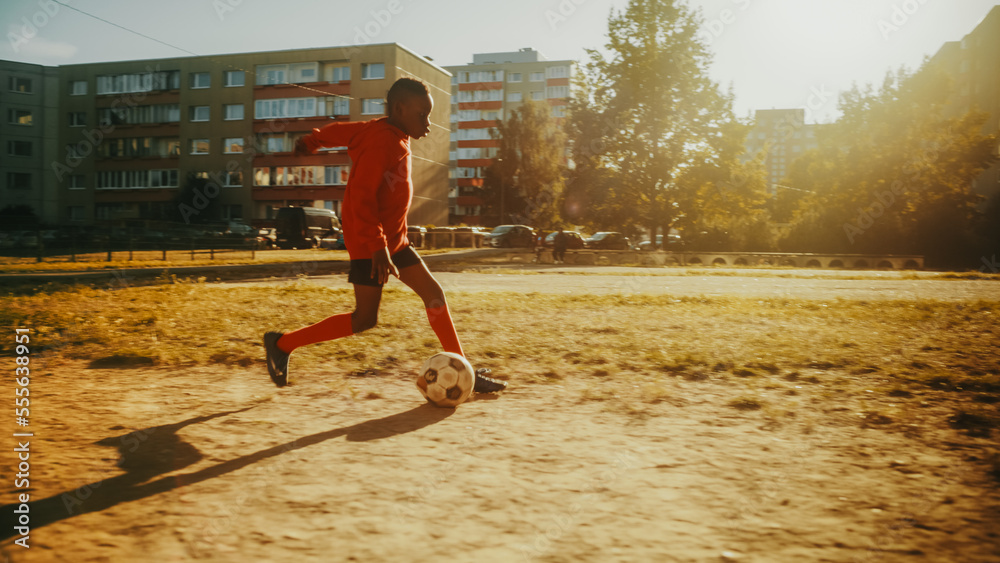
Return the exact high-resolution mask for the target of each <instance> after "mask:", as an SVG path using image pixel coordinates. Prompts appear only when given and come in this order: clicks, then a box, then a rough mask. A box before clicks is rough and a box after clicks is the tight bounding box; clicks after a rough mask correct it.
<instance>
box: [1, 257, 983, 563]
mask: <svg viewBox="0 0 1000 563" xmlns="http://www.w3.org/2000/svg"><path fill="white" fill-rule="evenodd" d="M441 278H442V281H443V283H444V284H445V285H446V286H447V287H448V288H449V290H450V291H453V292H455V294H456V295H458V297H456V298H455V299H454V301H456V302H460V301H461V299H460V295H461V294H459V293H458V292H460V291H466V292H477V291H484V290H492V291H517V292H518V293H521V294H524V293H531V292H539V293H545V292H556V293H562V292H573V293H577V294H581V293H582V294H586V293H593V294H600V293H608V292H611V293H622V292H624V293H650V292H653V293H655V292H657V291H663V292H669V293H676V294H679V295H682V294H686V293H685V292H692V294H695V293H694V292H697V291H699V289H701V290H702V292H703V293H716V294H740V295H744V296H746V295H752V296H756V295H758V294H757V293H755V292H760V295H761V296H768V297H776V296H782V295H799V296H804V297H807V298H808V299H815V300H818V301H822V300H828V299H836V298H837V297H840V296H842V295H849V296H850V297H851V298H853V299H871V300H872V301H878V300H881V299H886V297H885V296H886V295H887V293H886V292H888V291H892V292H895V293H894V294H893V295H894V296H895V297H893V299H919V298H921V297H922V296H924V295H934V296H935V298H937V299H943V300H950V301H955V302H956V303H958V304H959V305H958V306H964V305H963V303H969V302H971V301H974V300H977V299H983V298H992V299H995V298H996V296H997V295H998V294H1000V292H997V291H996V288H997V287H1000V284H997V282H983V281H968V280H961V281H934V282H927V281H924V280H902V279H894V280H888V281H887V282H886V283H888V284H895V285H892V286H891V288H890V287H889V286H884V285H880V283H881V282H880V281H879V280H874V281H873V280H808V279H806V280H803V279H774V278H761V279H759V280H753V279H752V278H751V279H747V278H739V277H712V278H711V279H710V278H709V277H705V278H698V277H696V276H688V277H680V276H678V277H670V278H660V277H640V276H625V275H622V276H571V275H559V274H548V275H525V276H510V275H498V274H495V273H494V274H443V275H442V276H441ZM505 278H510V279H505ZM317 281H318V282H319V283H331V284H333V283H335V284H337V285H338V287H339V286H342V285H343V284H344V280H343V276H334V277H331V278H329V279H320V280H317ZM267 283H279V284H280V283H294V282H267ZM938 284H940V285H938ZM239 285H240V284H228V286H233V287H235V286H239ZM246 285H255V284H252V283H248V284H246ZM657 287H660V288H661V289H660V290H657V289H656V288H657ZM499 295H504V294H499ZM859 296H864V297H859ZM984 314H985V313H984ZM408 318H409V317H408ZM498 322H502V321H498ZM625 322H626V323H627V319H626V320H625ZM676 322H681V321H676ZM762 322H763V321H762ZM903 328H904V327H900V329H901V330H902V329H903ZM515 329H516V327H506V328H503V329H502V330H503V332H502V334H503V336H502V337H503V338H515V337H516V332H517V331H516V330H515ZM498 330H500V329H498ZM741 330H755V329H754V328H753V327H744V328H743V329H741ZM756 330H770V329H765V328H759V329H756ZM955 330H960V329H955ZM477 334H480V336H479V338H480V339H483V338H489V336H488V334H489V333H488V332H485V333H477ZM498 334H500V333H499V332H498ZM498 337H499V336H498ZM359 338H365V337H364V336H361V337H359ZM370 338H371V340H370V342H371V344H372V346H376V347H377V346H379V345H380V344H379V343H378V342H377V338H378V337H377V335H376V336H372V337H370ZM998 344H1000V343H998V342H997V341H996V340H995V339H994V340H993V345H994V348H993V350H994V351H995V352H1000V347H998ZM580 345H581V346H585V343H583V342H581V344H580ZM802 345H803V347H806V348H808V347H809V346H810V343H809V342H808V341H803V342H802ZM994 363H995V362H994ZM418 364H419V362H418V361H417V360H415V359H404V360H398V361H396V360H394V361H393V362H390V364H389V367H387V368H386V369H382V370H379V371H378V372H376V374H375V375H368V376H365V377H349V376H345V375H344V374H343V371H344V370H343V369H342V368H340V367H339V366H333V365H330V366H329V367H320V368H318V369H316V368H313V369H310V370H309V372H308V373H301V371H300V372H299V374H298V376H297V377H296V378H295V381H294V383H295V384H294V385H292V386H290V387H288V388H285V389H280V390H278V389H276V388H274V386H273V385H272V384H271V383H270V381H269V380H268V378H267V375H266V372H265V371H264V370H263V366H262V364H258V365H253V366H250V367H237V366H227V365H220V366H193V367H185V368H180V367H176V366H174V367H170V366H167V367H135V366H132V367H128V366H126V367H124V368H121V369H93V368H90V367H88V365H87V363H86V362H81V361H76V360H69V359H64V358H61V357H59V356H52V357H49V358H42V359H39V364H38V365H36V366H35V371H33V373H34V374H35V375H33V379H32V383H31V399H32V402H31V407H32V426H31V429H32V431H33V432H34V434H35V435H34V437H32V438H31V463H32V465H31V484H32V486H33V489H32V490H31V496H32V499H31V500H32V504H31V507H30V510H31V528H32V529H31V534H30V545H31V548H30V549H23V548H22V547H20V546H18V545H14V543H13V541H14V539H16V536H15V535H14V532H13V531H12V527H11V526H10V525H7V526H4V530H6V531H7V532H6V534H5V535H4V538H5V540H4V541H3V544H2V552H3V554H4V556H5V557H6V558H7V560H9V561H18V562H20V561H24V562H48V561H67V562H74V563H75V562H98V561H111V562H119V561H126V562H131V561H136V562H146V561H226V562H230V561H231V562H244V561H262V562H263V561H268V562H270V561H486V562H498V563H499V562H504V563H506V562H509V561H541V562H576V561H594V562H598V561H599V562H604V561H678V562H704V561H752V562H761V563H770V562H777V563H786V562H787V563H791V562H802V561H810V562H811V561H831V562H877V561H878V562H896V561H927V562H932V561H933V562H938V561H963V562H964V561H970V562H973V561H974V562H991V561H1000V528H998V527H997V522H998V521H1000V489H998V480H997V479H998V478H1000V475H994V474H992V473H991V467H992V468H994V470H995V469H996V468H1000V458H997V457H996V455H997V453H996V452H997V450H996V446H997V444H996V436H995V435H994V434H992V433H991V429H990V428H988V427H977V426H976V425H962V424H960V423H956V424H954V425H947V424H941V423H940V422H941V421H944V420H948V419H949V417H950V416H952V415H953V413H954V412H955V406H956V404H958V401H960V398H959V397H957V396H956V395H955V394H953V393H949V392H948V391H944V390H940V391H939V390H935V389H932V388H916V389H914V390H911V391H900V393H898V394H896V395H894V394H892V393H888V394H887V393H885V392H884V390H879V389H877V388H875V387H873V388H872V389H871V390H866V389H864V388H860V389H859V390H858V392H857V393H855V392H854V391H852V390H851V389H853V388H850V387H841V388H838V387H835V386H830V385H828V384H829V383H831V382H833V381H834V380H835V379H837V378H840V377H847V375H848V374H847V373H846V372H839V371H838V370H837V369H828V368H824V367H822V366H818V367H816V368H815V369H801V370H796V371H795V372H794V373H788V372H782V373H781V374H778V375H775V380H776V381H777V383H775V384H773V385H764V386H761V387H760V388H759V393H760V395H759V398H760V399H761V400H762V401H764V402H766V403H768V404H772V405H779V404H785V402H787V401H794V402H795V403H796V405H798V406H797V408H795V409H794V411H795V414H794V415H790V414H787V413H785V414H782V415H780V416H777V415H776V414H775V412H768V409H755V408H748V409H747V410H741V409H739V408H734V403H733V398H734V387H733V380H732V379H731V378H730V379H720V378H717V377H715V376H708V375H705V376H704V377H702V375H704V374H702V373H701V372H697V371H692V372H689V373H686V374H682V375H684V376H680V377H667V378H664V379H663V380H662V381H661V382H659V383H657V386H656V387H655V388H652V389H649V390H647V389H642V390H634V389H631V388H620V389H615V388H614V385H621V386H625V387H632V386H630V385H628V384H627V383H623V381H627V379H626V378H624V377H617V378H612V379H610V380H608V381H609V383H608V384H607V385H602V386H601V387H600V388H599V389H600V392H601V393H608V394H609V395H608V396H607V398H604V397H595V396H594V394H595V393H596V392H597V391H596V390H595V389H597V388H595V386H594V385H595V384H594V383H593V381H592V380H593V377H589V378H583V377H576V376H575V374H572V373H564V374H560V375H561V377H559V378H554V379H552V381H551V382H548V383H546V382H531V383H524V384H520V385H518V384H513V385H512V386H511V389H510V390H509V391H507V392H505V393H503V394H501V395H500V396H498V397H493V396H479V397H477V398H476V400H473V401H471V402H468V403H466V404H463V405H461V406H460V407H459V408H457V409H454V410H448V409H437V408H433V407H431V406H429V405H426V404H424V403H423V401H422V399H421V397H420V396H419V394H418V392H417V390H416V388H415V386H414V385H413V375H414V373H415V371H416V368H417V365H418ZM508 365H510V366H511V369H520V368H524V367H525V366H524V365H523V364H521V363H519V362H518V361H517V360H516V359H514V360H510V361H509V362H508ZM292 368H293V370H294V369H295V363H294V357H293V364H292ZM514 375H515V377H512V378H511V379H513V380H514V381H516V374H514ZM737 379H738V378H737ZM643 385H645V383H643ZM873 385H874V383H873ZM638 386H639V383H638V382H637V383H636V385H634V387H638ZM609 387H610V388H609ZM630 393H643V394H646V395H647V399H646V400H642V401H638V402H635V403H631V402H627V401H616V400H613V399H612V398H611V397H613V396H616V395H622V396H624V395H629V394H630ZM649 393H652V396H651V398H649V395H648V394H649ZM981 397H982V399H983V401H984V403H983V404H982V405H981V406H982V407H983V408H985V409H992V410H993V411H996V403H995V401H994V399H995V393H983V394H982V395H981ZM903 403H905V405H904V404H903ZM736 406H737V407H738V406H739V405H736ZM900 409H902V410H900ZM789 410H791V409H789ZM877 412H885V413H892V416H891V418H890V417H886V416H882V415H875V414H872V413H877ZM903 412H905V413H906V414H905V415H904V414H901V413H903ZM880 417H881V418H880ZM12 422H13V421H12V420H9V421H8V422H7V423H6V424H7V426H6V427H5V428H7V429H8V431H9V432H16V431H18V429H17V427H15V426H13V424H12ZM958 422H960V421H958ZM8 435H9V434H8ZM10 440H13V439H9V441H10ZM9 443H11V444H13V442H12V441H10V442H9ZM8 451H9V450H8ZM991 456H993V457H992V458H991ZM12 457H13V456H11V455H9V454H8V456H5V457H4V465H3V468H4V471H3V474H4V475H6V476H7V479H6V481H5V483H4V490H5V496H4V498H5V502H7V503H8V504H7V505H6V506H4V508H3V511H4V518H5V522H7V521H8V520H7V519H9V517H10V515H11V514H12V510H13V509H14V508H15V506H14V505H12V504H9V503H10V501H11V500H13V496H12V492H13V487H12V484H13V478H12V477H11V474H12V473H13V471H12V468H13V467H14V462H13V461H12ZM991 464H992V465H991Z"/></svg>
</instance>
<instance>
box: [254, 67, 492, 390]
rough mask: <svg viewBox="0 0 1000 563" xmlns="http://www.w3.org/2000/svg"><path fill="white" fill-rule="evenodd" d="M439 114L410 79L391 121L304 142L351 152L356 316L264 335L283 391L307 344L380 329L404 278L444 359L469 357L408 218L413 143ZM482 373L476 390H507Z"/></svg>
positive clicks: (346, 221) (349, 231)
mask: <svg viewBox="0 0 1000 563" xmlns="http://www.w3.org/2000/svg"><path fill="white" fill-rule="evenodd" d="M433 107H434V100H433V99H432V98H431V95H430V92H429V91H428V89H427V85H426V84H424V83H423V82H420V81H419V80H414V79H412V78H400V79H399V80H397V81H396V82H395V83H394V84H393V85H392V87H391V88H389V93H388V95H387V96H386V110H387V117H383V118H381V119H375V120H372V121H366V122H352V123H331V124H330V125H327V126H325V127H323V128H322V129H313V132H312V133H311V134H309V135H306V136H305V137H303V138H301V139H299V141H298V143H296V145H295V154H296V155H304V154H312V153H313V152H315V151H316V149H318V148H320V147H343V146H346V147H347V154H348V155H349V156H350V157H351V164H352V168H351V174H350V178H349V179H348V181H347V191H346V193H345V195H344V203H343V207H342V209H343V212H342V215H343V217H342V220H341V223H342V226H343V229H344V243H345V245H346V246H347V253H348V254H349V255H350V259H351V269H350V273H349V274H348V277H347V281H348V282H349V283H352V284H354V299H355V308H354V312H352V313H344V314H340V315H334V316H332V317H328V318H326V319H324V320H322V321H320V322H318V323H316V324H314V325H310V326H307V327H304V328H300V329H298V330H296V331H293V332H288V333H282V332H268V333H266V334H265V335H264V350H265V352H266V354H267V371H268V373H270V375H271V380H272V381H274V383H275V385H277V386H278V387H283V386H285V385H286V384H287V383H288V356H289V354H291V352H292V351H293V350H295V349H296V348H298V347H300V346H305V345H306V344H314V343H316V342H323V341H327V340H334V339H337V338H343V337H345V336H350V335H352V334H357V333H359V332H362V331H364V330H368V329H370V328H372V327H374V326H375V324H376V323H377V321H378V310H379V304H380V302H381V300H382V286H383V285H385V283H386V282H387V281H389V276H390V275H393V276H396V277H397V278H399V280H400V281H402V282H403V283H404V284H406V285H408V286H409V287H410V288H411V289H413V291H415V292H416V294H417V295H418V296H420V298H421V299H422V300H423V302H424V307H425V308H426V309H427V318H428V320H429V321H430V324H431V328H432V329H433V330H434V333H435V334H436V335H437V337H438V340H440V341H441V346H442V347H443V348H444V350H445V351H446V352H454V353H456V354H460V355H462V356H464V355H465V354H464V353H463V352H462V345H461V344H460V343H459V340H458V334H457V333H456V332H455V324H454V323H453V322H452V319H451V312H450V311H449V309H448V303H447V302H446V301H445V296H444V290H442V289H441V285H440V284H439V283H438V282H437V280H436V279H434V276H433V275H431V273H430V271H429V270H428V269H427V266H426V265H425V264H424V262H423V260H421V259H420V256H418V255H417V253H416V251H415V250H413V247H412V246H410V241H409V240H408V239H407V236H406V214H407V211H409V209H410V202H411V200H412V198H413V181H412V179H411V178H410V154H411V153H410V138H411V137H412V138H414V139H419V138H421V137H424V136H426V135H427V134H428V133H429V132H430V123H431V122H430V114H431V109H432V108H433ZM487 373H489V370H488V369H480V370H477V371H476V385H475V391H477V392H480V393H491V392H496V391H500V390H502V389H504V388H505V387H506V386H507V384H506V383H504V382H502V381H497V380H494V379H490V378H489V377H486V374H487Z"/></svg>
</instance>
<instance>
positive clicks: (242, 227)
mask: <svg viewBox="0 0 1000 563" xmlns="http://www.w3.org/2000/svg"><path fill="white" fill-rule="evenodd" d="M224 234H226V235H228V236H234V237H244V238H245V237H255V236H257V232H256V231H254V229H253V227H251V226H250V225H247V224H246V223H243V222H241V221H230V222H229V226H228V227H226V230H225V233H224Z"/></svg>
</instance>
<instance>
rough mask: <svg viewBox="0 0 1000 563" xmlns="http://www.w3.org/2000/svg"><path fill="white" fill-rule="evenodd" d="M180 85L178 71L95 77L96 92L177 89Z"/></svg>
mask: <svg viewBox="0 0 1000 563" xmlns="http://www.w3.org/2000/svg"><path fill="white" fill-rule="evenodd" d="M180 86H181V78H180V71H177V70H169V71H163V72H147V73H143V74H117V75H109V76H98V77H97V93H98V94H128V93H132V92H152V91H153V90H177V89H179V88H180Z"/></svg>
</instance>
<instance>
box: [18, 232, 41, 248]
mask: <svg viewBox="0 0 1000 563" xmlns="http://www.w3.org/2000/svg"><path fill="white" fill-rule="evenodd" d="M15 246H17V247H20V248H38V235H37V234H36V233H35V232H34V231H21V232H19V233H17V242H16V243H15Z"/></svg>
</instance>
